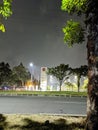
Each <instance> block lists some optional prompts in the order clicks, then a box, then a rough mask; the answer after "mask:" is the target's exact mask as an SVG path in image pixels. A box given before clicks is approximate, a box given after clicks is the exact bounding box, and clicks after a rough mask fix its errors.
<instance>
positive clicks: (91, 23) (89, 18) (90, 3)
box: [61, 0, 98, 130]
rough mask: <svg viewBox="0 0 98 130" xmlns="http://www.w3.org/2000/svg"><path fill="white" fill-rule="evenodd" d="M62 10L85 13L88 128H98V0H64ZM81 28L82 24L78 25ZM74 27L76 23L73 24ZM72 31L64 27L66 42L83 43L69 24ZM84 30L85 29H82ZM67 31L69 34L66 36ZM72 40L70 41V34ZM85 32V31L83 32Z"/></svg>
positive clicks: (92, 129) (95, 129) (87, 129)
mask: <svg viewBox="0 0 98 130" xmlns="http://www.w3.org/2000/svg"><path fill="white" fill-rule="evenodd" d="M61 8H62V10H64V11H67V12H68V13H70V14H73V13H77V15H80V16H81V14H84V16H85V18H84V24H85V25H86V30H85V32H87V53H88V54H87V57H88V59H87V60H88V79H89V82H88V98H87V121H86V130H97V129H98V1H97V0H62V5H61ZM77 26H78V28H81V26H80V24H79V25H77ZM73 27H74V25H73ZM69 28H71V29H70V31H68V30H67V28H66V27H64V37H67V38H66V39H65V38H64V39H65V40H66V41H65V42H66V43H67V44H69V43H72V44H71V45H73V43H82V41H81V40H80V41H81V42H79V41H76V39H77V37H79V38H78V39H80V37H81V35H80V32H79V30H81V29H78V32H77V33H78V34H79V35H78V36H77V37H75V35H76V34H75V33H72V31H73V30H74V29H75V28H72V27H70V26H69ZM82 32H83V31H82ZM66 33H68V35H67V36H66ZM71 33H72V34H73V35H74V38H73V37H70V40H69V41H70V42H69V41H68V39H69V38H68V36H69V35H71ZM83 33H84V32H83Z"/></svg>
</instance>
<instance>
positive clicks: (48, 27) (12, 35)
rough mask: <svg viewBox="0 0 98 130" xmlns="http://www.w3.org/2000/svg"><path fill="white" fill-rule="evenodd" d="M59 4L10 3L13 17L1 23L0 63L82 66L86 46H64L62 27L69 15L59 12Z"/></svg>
mask: <svg viewBox="0 0 98 130" xmlns="http://www.w3.org/2000/svg"><path fill="white" fill-rule="evenodd" d="M60 2H61V0H14V2H13V15H12V16H11V17H10V18H9V19H8V20H6V21H5V25H6V32H5V33H1V32H0V62H2V61H5V62H9V64H10V65H18V64H19V63H20V62H22V63H23V64H24V65H25V66H28V64H29V63H30V62H33V63H34V64H35V65H37V66H48V67H52V66H57V65H59V64H61V63H65V64H69V65H70V66H72V67H75V66H80V65H84V64H86V57H87V56H86V44H83V45H76V46H74V47H73V48H68V47H67V46H66V45H64V41H63V33H62V27H63V26H64V25H65V22H66V20H67V19H69V16H68V15H67V14H66V13H65V12H63V11H61V9H60V5H61V3H60ZM77 19H80V18H77Z"/></svg>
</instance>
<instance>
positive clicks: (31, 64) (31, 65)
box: [29, 62, 34, 82]
mask: <svg viewBox="0 0 98 130" xmlns="http://www.w3.org/2000/svg"><path fill="white" fill-rule="evenodd" d="M29 65H30V67H31V82H32V78H33V77H32V70H33V66H34V65H33V63H32V62H31V63H30V64H29Z"/></svg>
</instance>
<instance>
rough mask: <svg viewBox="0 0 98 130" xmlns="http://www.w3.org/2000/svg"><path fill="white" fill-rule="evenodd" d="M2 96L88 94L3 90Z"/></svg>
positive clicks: (85, 93) (81, 94) (80, 93)
mask: <svg viewBox="0 0 98 130" xmlns="http://www.w3.org/2000/svg"><path fill="white" fill-rule="evenodd" d="M0 95H15V96H17V95H28V96H32V95H34V96H80V97H81V96H87V92H74V91H14V90H12V91H8V90H7V91H5V90H1V91H0Z"/></svg>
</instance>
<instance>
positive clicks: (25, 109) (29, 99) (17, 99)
mask: <svg viewBox="0 0 98 130" xmlns="http://www.w3.org/2000/svg"><path fill="white" fill-rule="evenodd" d="M0 113H3V114H4V113H6V114H17V113H20V114H38V113H47V114H79V115H86V98H85V97H82V98H81V97H71V98H70V97H47V96H46V97H44V96H0Z"/></svg>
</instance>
